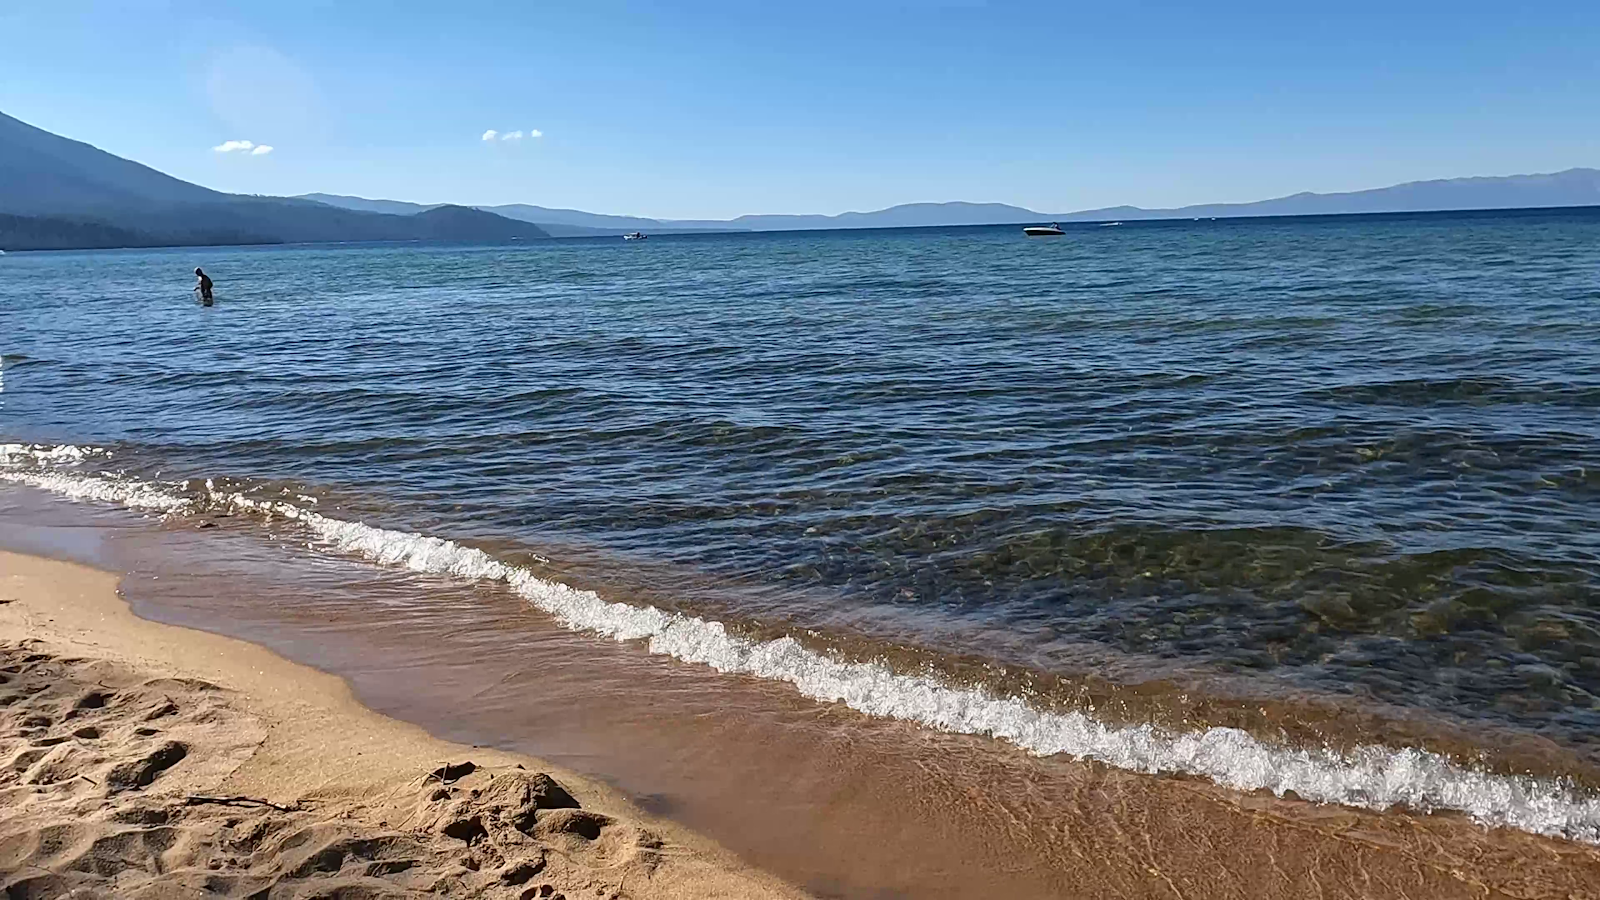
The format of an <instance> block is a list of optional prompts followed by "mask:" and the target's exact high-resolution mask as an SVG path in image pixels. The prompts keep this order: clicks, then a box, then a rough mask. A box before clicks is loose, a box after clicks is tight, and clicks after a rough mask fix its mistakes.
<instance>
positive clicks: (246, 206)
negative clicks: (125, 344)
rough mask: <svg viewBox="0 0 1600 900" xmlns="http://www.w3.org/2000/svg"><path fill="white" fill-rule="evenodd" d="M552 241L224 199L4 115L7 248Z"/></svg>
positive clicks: (433, 218)
mask: <svg viewBox="0 0 1600 900" xmlns="http://www.w3.org/2000/svg"><path fill="white" fill-rule="evenodd" d="M548 236H549V235H548V234H546V233H545V232H544V231H543V230H542V229H540V228H539V227H538V226H536V225H532V224H529V223H527V222H523V221H518V220H515V219H508V218H506V217H504V216H497V215H494V214H493V213H487V212H483V211H481V210H476V209H469V208H467V207H461V206H442V207H438V208H435V209H430V210H426V211H423V212H421V213H419V214H417V215H405V216H397V215H383V214H379V213H369V212H356V211H353V210H349V209H341V208H339V207H335V206H329V205H327V204H324V203H314V202H311V201H308V200H297V199H294V198H287V197H254V196H244V195H240V194H224V193H221V192H219V191H213V190H210V189H208V188H203V187H200V186H199V185H195V184H190V183H189V182H187V181H180V180H179V179H176V178H173V177H171V176H169V175H164V174H162V173H161V172H157V171H156V170H155V169H152V168H149V167H148V166H143V165H140V164H139V163H136V162H132V161H130V160H126V159H122V158H121V157H118V156H113V155H111V154H110V153H106V152H105V151H103V150H99V149H96V148H94V147H91V146H89V145H88V144H84V143H80V142H78V141H73V140H68V139H67V138H64V137H60V136H59V135H54V134H51V133H50V132H48V131H44V130H41V129H38V128H35V127H33V126H31V125H28V124H26V123H24V122H20V121H18V120H16V119H13V118H11V117H10V116H6V115H3V114H0V249H10V250H24V249H35V250H41V249H71V248H85V247H154V246H171V245H200V244H280V243H298V242H319V241H401V240H442V241H474V242H497V241H514V240H528V239H538V238H545V237H548Z"/></svg>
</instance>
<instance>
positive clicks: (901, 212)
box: [730, 201, 1039, 231]
mask: <svg viewBox="0 0 1600 900" xmlns="http://www.w3.org/2000/svg"><path fill="white" fill-rule="evenodd" d="M1037 218H1039V213H1036V212H1033V211H1031V210H1027V209H1023V208H1022V207H1020V206H1007V205H1006V204H1004V203H964V202H961V201H955V202H951V203H906V204H903V205H901V206H891V207H889V208H888V209H880V210H877V211H876V212H847V213H840V214H839V215H836V216H773V215H766V216H740V217H738V218H737V219H734V220H732V222H731V223H730V224H733V225H738V226H741V227H743V228H748V229H750V230H751V231H799V230H804V229H814V228H918V227H923V226H928V225H1015V224H1017V223H1019V222H1030V221H1032V220H1034V219H1037Z"/></svg>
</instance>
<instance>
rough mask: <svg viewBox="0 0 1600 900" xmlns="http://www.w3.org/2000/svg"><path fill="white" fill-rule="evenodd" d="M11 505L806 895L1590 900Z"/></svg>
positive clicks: (408, 709) (349, 577) (37, 536)
mask: <svg viewBox="0 0 1600 900" xmlns="http://www.w3.org/2000/svg"><path fill="white" fill-rule="evenodd" d="M7 493H8V497H9V499H10V500H11V501H12V504H13V505H12V506H9V507H7V509H6V510H5V511H4V513H3V514H0V519H3V520H4V521H5V522H6V523H7V525H8V526H14V527H11V528H10V530H9V531H8V533H7V535H6V537H7V539H8V542H9V543H13V544H15V543H26V544H29V546H30V549H34V550H43V551H48V552H53V553H57V554H62V555H73V554H76V555H77V556H78V557H79V558H83V557H91V558H94V559H96V560H98V561H100V562H101V563H102V564H104V565H110V566H111V567H112V568H113V569H114V570H115V571H118V572H120V573H122V574H123V575H124V576H125V577H124V582H123V584H124V589H125V591H126V593H127V594H128V596H129V599H130V600H131V601H132V602H133V604H134V607H135V609H136V611H137V612H139V613H140V614H141V615H143V616H146V617H150V618H157V619H162V620H165V621H170V622H177V623H182V624H186V625H191V626H194V627H200V628H205V629H208V630H213V631H221V632H225V633H229V634H233V635H236V636H241V637H246V638H248V639H251V640H254V641H257V642H259V643H262V644H265V645H267V646H270V647H272V648H274V649H276V650H278V651H279V652H282V653H283V654H284V655H286V656H288V657H290V658H293V659H297V660H299V661H302V662H306V663H309V664H312V665H315V666H316V667H318V668H320V669H322V670H324V671H328V672H332V673H335V674H337V675H340V676H343V677H344V678H346V679H348V681H349V683H350V685H351V687H352V688H353V690H354V692H355V694H356V696H358V697H359V698H360V699H361V700H362V701H363V702H365V703H366V704H367V705H368V706H370V707H372V708H374V709H376V710H379V711H380V712H384V713H387V714H390V715H393V716H395V717H397V718H402V719H405V720H407V721H411V722H415V723H417V724H419V725H422V726H424V727H426V728H427V729H428V730H429V731H431V732H433V733H434V734H438V735H441V736H444V737H448V738H452V739H454V740H457V741H463V742H466V743H479V744H493V745H494V746H496V747H498V748H501V749H504V750H509V751H517V752H525V753H531V754H535V755H537V756H541V757H544V758H547V759H553V760H555V761H556V762H558V763H561V764H563V765H565V766H568V767H570V768H572V769H576V770H578V771H581V772H584V773H586V774H589V775H591V776H596V777H602V778H605V779H606V780H608V781H609V782H611V783H612V784H613V785H614V786H616V787H618V788H620V789H621V790H622V791H623V792H624V793H626V794H627V795H628V796H629V797H631V798H633V799H634V800H635V801H636V802H638V803H639V804H640V805H642V806H644V807H646V808H647V809H649V810H651V811H654V812H657V813H659V814H661V815H664V816H666V817H669V818H671V819H673V820H676V821H678V822H680V823H683V824H685V825H687V826H689V827H690V828H693V829H695V830H696V831H699V832H701V833H704V834H706V835H708V836H710V837H712V838H713V839H715V840H717V841H719V842H720V843H721V844H722V845H723V846H725V847H727V848H728V849H729V850H731V851H733V852H735V853H737V854H738V855H739V856H740V857H742V858H743V859H744V860H745V861H746V862H748V863H750V864H753V865H756V866H758V867H760V868H762V869H765V870H767V871H771V872H773V873H775V874H777V875H780V876H781V877H784V878H786V879H788V880H790V881H792V882H794V883H797V884H800V885H802V886H804V887H805V888H807V889H808V890H810V891H811V892H812V893H814V894H816V895H818V896H835V897H916V898H922V897H966V896H972V895H973V894H974V892H978V893H981V894H987V895H993V896H1008V897H1106V896H1126V897H1173V896H1182V897H1303V896H1323V897H1486V896H1505V897H1573V896H1578V897H1581V896H1600V852H1597V851H1596V848H1593V847H1590V846H1587V845H1581V844H1575V843H1571V842H1566V841H1560V840H1554V839H1547V838H1539V837H1534V836H1531V835H1528V834H1524V833H1521V832H1515V831H1509V830H1495V831H1488V830H1485V829H1483V828H1481V827H1479V826H1478V825H1476V824H1474V823H1472V822H1471V821H1469V820H1468V819H1466V818H1465V817H1463V816H1458V815H1432V816H1429V815H1413V814H1410V813H1406V812H1399V811H1391V812H1388V813H1382V814H1379V813H1371V812H1364V811H1356V810H1350V809H1344V808H1337V807H1325V806H1315V805H1312V804H1308V803H1303V802H1298V801H1295V800H1293V799H1279V798H1275V797H1272V796H1270V795H1264V794H1257V795H1242V794H1238V793H1236V792H1232V791H1229V790H1226V789H1223V788H1220V787H1217V786H1215V785H1212V784H1210V783H1209V782H1201V781H1198V780H1194V779H1182V778H1170V777H1150V776H1144V775H1138V774H1133V773H1128V772H1124V771H1120V770H1115V769H1110V768H1107V767H1104V766H1099V765H1093V764H1084V763H1079V762H1075V761H1072V760H1068V759H1062V758H1051V759H1039V758H1035V757H1032V756H1028V755H1027V754H1024V753H1022V752H1020V751H1017V750H1015V749H1013V748H1010V747H1007V746H1005V745H1002V744H998V743H996V742H993V741H989V740H985V739H981V738H971V737H964V736H958V735H946V734H938V733H934V732H930V731H927V730H924V729H920V728H917V727H914V726H911V725H907V724H905V723H900V722H887V721H882V720H873V719H868V718H867V717H865V716H861V715H859V714H856V713H854V712H852V711H851V710H848V709H846V708H843V707H840V706H835V705H826V704H820V703H816V702H813V701H809V700H806V699H804V698H802V697H800V696H799V695H798V694H796V693H795V692H794V691H793V690H792V689H789V688H787V687H786V686H784V685H781V684H774V683H770V682H760V681H756V680H753V679H744V678H731V677H725V676H717V675H715V674H713V673H711V672H709V670H705V669H701V668H698V667H694V666H686V665H682V664H678V663H674V662H672V661H670V660H663V659H661V658H659V657H650V656H648V655H647V654H646V653H644V652H643V651H642V650H641V649H639V648H637V647H633V646H630V645H628V644H617V643H611V642H603V641H597V640H595V639H593V638H590V637H585V636H582V635H576V634H573V633H571V632H566V631H563V630H561V629H558V628H555V627H553V626H552V625H551V624H550V623H548V622H545V621H542V620H541V618H540V617H539V616H537V615H534V614H532V613H530V612H529V611H528V610H527V608H526V606H525V605H523V604H522V603H521V602H520V601H519V600H518V599H517V598H516V597H514V596H512V595H510V594H509V592H504V591H497V590H495V589H493V588H492V587H488V586H483V585H461V584H455V583H452V582H450V581H449V580H447V579H442V578H432V577H425V576H417V575H413V574H410V573H404V572H396V571H386V570H381V569H375V568H373V567H371V566H367V565H364V564H360V563H356V562H353V561H347V560H338V559H330V558H326V557H319V556H316V555H313V554H307V553H305V552H304V551H303V549H298V550H297V549H295V548H293V547H290V546H276V545H271V544H269V543H268V542H263V541H260V540H258V539H257V538H255V537H253V536H250V535H247V534H245V533H244V532H243V531H240V532H239V533H233V532H231V531H230V529H229V528H228V527H227V526H226V525H225V524H224V525H223V526H221V527H218V528H215V529H209V530H206V531H196V530H187V529H165V530H164V529H161V528H158V527H156V526H153V525H151V524H150V523H148V522H147V521H143V520H137V519H136V518H135V517H131V516H126V515H125V514H111V513H97V514H94V515H92V516H86V515H85V513H84V510H87V509H89V508H88V507H72V508H70V509H67V508H66V507H65V506H62V507H61V508H60V509H56V507H54V506H50V507H40V506H39V505H38V501H37V500H36V499H30V500H23V499H19V496H20V495H19V494H13V493H10V492H7ZM45 502H46V503H49V504H54V503H55V501H45ZM51 509H56V512H57V513H60V516H59V518H57V519H55V524H53V525H40V524H38V523H39V522H40V514H41V512H42V511H43V512H48V511H49V510H51ZM63 510H64V512H63ZM51 515H52V516H55V515H56V513H51ZM91 520H92V521H91ZM25 521H26V522H31V523H33V524H24V523H25ZM418 596H425V597H426V600H427V602H425V603H419V602H416V598H417V597H418Z"/></svg>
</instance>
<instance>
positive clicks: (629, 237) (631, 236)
mask: <svg viewBox="0 0 1600 900" xmlns="http://www.w3.org/2000/svg"><path fill="white" fill-rule="evenodd" d="M622 239H623V240H625V241H647V240H649V239H650V235H648V234H645V233H644V232H642V231H632V232H629V233H627V234H625V235H623V236H622Z"/></svg>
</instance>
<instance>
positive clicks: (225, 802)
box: [183, 794, 300, 812]
mask: <svg viewBox="0 0 1600 900" xmlns="http://www.w3.org/2000/svg"><path fill="white" fill-rule="evenodd" d="M183 803H184V805H185V806H200V805H201V804H204V803H215V804H218V805H220V806H266V807H270V808H272V809H275V810H277V811H278V812H299V811H300V804H298V803H294V804H291V805H289V806H281V805H279V804H277V803H273V802H272V801H271V800H260V799H257V798H255V797H203V796H200V795H198V794H190V795H189V796H187V797H185V798H183Z"/></svg>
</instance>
